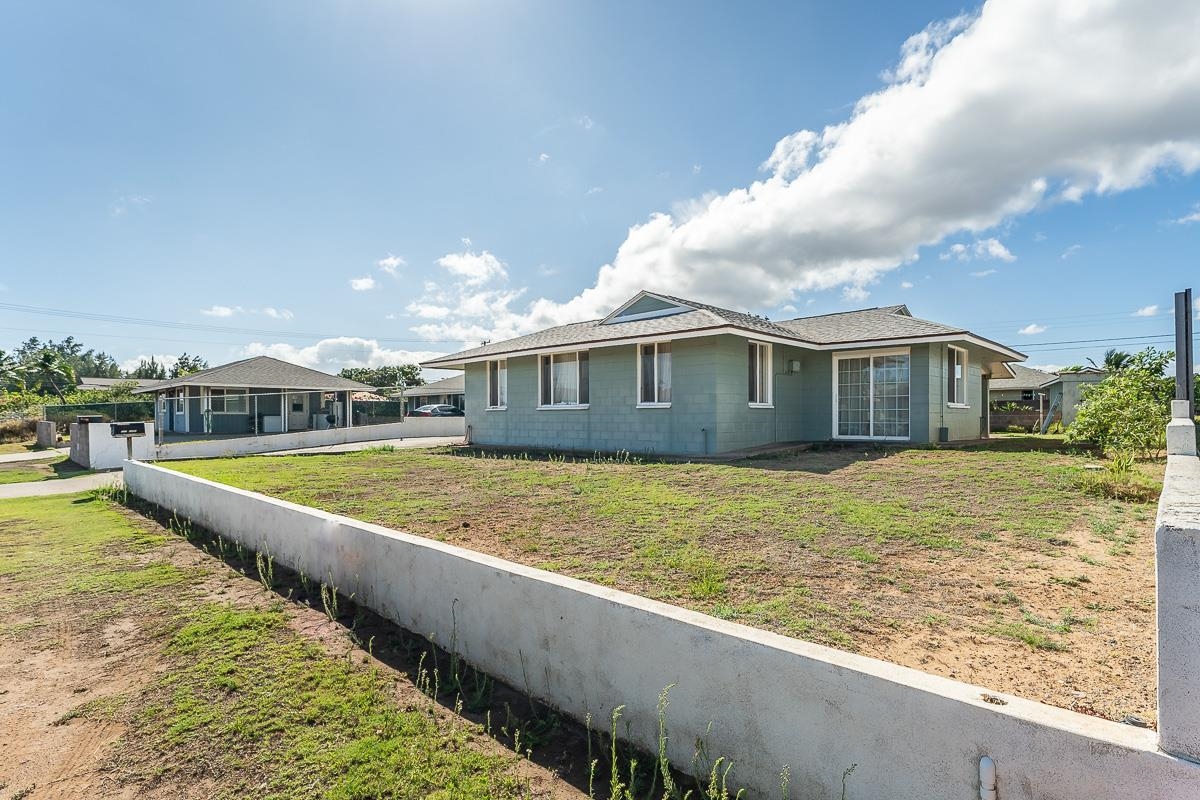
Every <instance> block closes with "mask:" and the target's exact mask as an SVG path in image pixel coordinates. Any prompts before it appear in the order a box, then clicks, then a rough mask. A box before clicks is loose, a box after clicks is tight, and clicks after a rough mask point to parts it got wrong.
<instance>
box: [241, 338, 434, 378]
mask: <svg viewBox="0 0 1200 800" xmlns="http://www.w3.org/2000/svg"><path fill="white" fill-rule="evenodd" d="M437 355H441V353H437V352H433V351H426V350H392V349H389V348H387V347H384V346H382V345H380V343H379V342H378V341H377V340H375V339H360V338H357V337H354V336H338V337H334V338H332V339H322V340H321V341H319V342H317V343H316V344H313V345H308V346H307V347H298V346H296V345H293V344H287V343H283V342H279V343H273V344H272V343H264V342H253V343H251V344H248V345H246V346H245V347H244V348H242V352H241V354H240V356H239V357H240V358H248V357H250V356H272V357H274V358H278V359H280V360H281V361H287V362H289V363H291V364H299V365H301V366H305V367H311V368H313V369H319V370H321V371H322V372H330V373H337V372H339V371H340V370H342V369H343V368H345V367H383V366H388V365H391V364H412V363H417V362H420V361H424V360H426V359H430V358H433V357H435V356H437Z"/></svg>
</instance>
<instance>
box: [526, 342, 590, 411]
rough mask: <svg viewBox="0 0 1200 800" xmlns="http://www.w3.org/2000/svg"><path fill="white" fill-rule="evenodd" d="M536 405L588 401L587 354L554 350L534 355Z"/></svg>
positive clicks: (573, 405) (570, 405)
mask: <svg viewBox="0 0 1200 800" xmlns="http://www.w3.org/2000/svg"><path fill="white" fill-rule="evenodd" d="M538 383H539V384H540V385H539V389H538V408H579V407H581V406H586V405H587V404H588V353H587V351H586V350H581V351H579V352H578V353H554V354H550V355H544V356H540V357H539V358H538Z"/></svg>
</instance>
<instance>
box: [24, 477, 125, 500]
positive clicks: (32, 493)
mask: <svg viewBox="0 0 1200 800" xmlns="http://www.w3.org/2000/svg"><path fill="white" fill-rule="evenodd" d="M120 483H121V473H120V472H119V471H117V472H97V473H95V474H92V475H80V476H79V477H78V478H62V479H61V480H48V481H30V482H29V483H5V484H0V500H8V499H10V498H13V497H44V496H46V495H51V494H73V493H75V492H86V491H88V490H89V489H99V488H100V487H101V486H118V485H120Z"/></svg>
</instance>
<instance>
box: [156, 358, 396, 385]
mask: <svg viewBox="0 0 1200 800" xmlns="http://www.w3.org/2000/svg"><path fill="white" fill-rule="evenodd" d="M179 386H228V387H231V388H235V389H243V388H244V389H264V388H272V389H274V388H279V389H306V390H310V391H314V392H315V391H323V392H332V391H339V392H340V391H352V392H364V391H371V389H372V387H370V386H367V385H366V384H365V383H359V382H358V381H352V380H349V379H348V378H342V377H340V376H337V375H330V374H328V373H325V372H321V371H320V370H315V369H309V368H308V367H302V366H300V365H298V364H289V363H288V362H286V361H280V360H279V359H277V358H271V357H270V356H254V357H253V358H246V359H243V360H241V361H234V362H231V363H229V364H222V365H221V366H219V367H213V368H212V369H206V370H202V371H201V372H193V373H192V374H191V375H184V376H183V377H182V378H174V379H172V380H167V381H163V382H162V383H158V384H155V385H154V386H150V387H147V388H145V389H138V390H137V391H135V392H134V394H149V393H152V392H161V391H163V390H165V389H174V388H176V387H179Z"/></svg>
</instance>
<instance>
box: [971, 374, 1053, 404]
mask: <svg viewBox="0 0 1200 800" xmlns="http://www.w3.org/2000/svg"><path fill="white" fill-rule="evenodd" d="M1008 368H1009V369H1010V370H1012V373H1013V376H1012V377H1011V378H1001V377H997V378H993V379H992V382H991V385H990V386H989V387H988V389H989V391H990V393H991V400H992V402H993V403H1017V404H1018V405H1021V406H1025V407H1027V408H1032V409H1037V407H1038V393H1039V392H1040V393H1043V394H1044V393H1045V390H1044V389H1042V386H1044V385H1045V384H1048V383H1052V382H1053V381H1054V379H1055V378H1057V377H1058V376H1056V375H1055V374H1054V373H1053V372H1046V371H1045V370H1040V369H1034V368H1033V367H1027V366H1025V365H1024V364H1009V365H1008Z"/></svg>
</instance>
